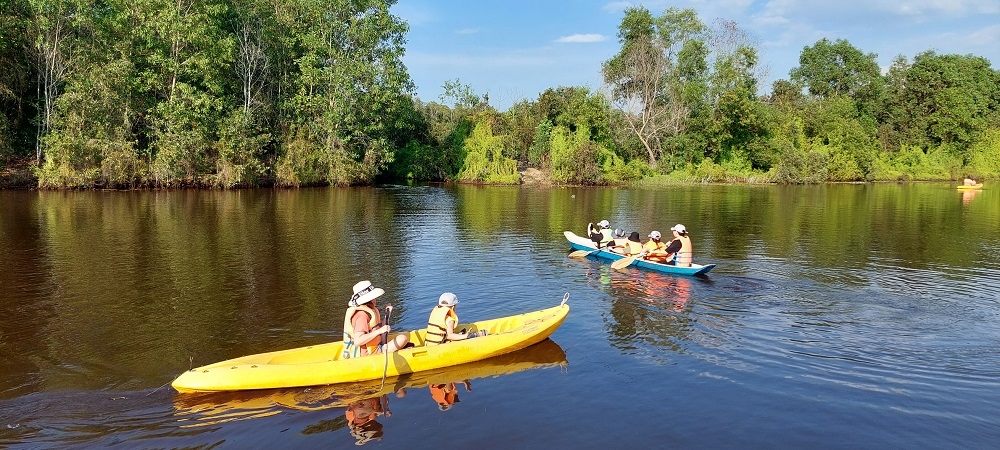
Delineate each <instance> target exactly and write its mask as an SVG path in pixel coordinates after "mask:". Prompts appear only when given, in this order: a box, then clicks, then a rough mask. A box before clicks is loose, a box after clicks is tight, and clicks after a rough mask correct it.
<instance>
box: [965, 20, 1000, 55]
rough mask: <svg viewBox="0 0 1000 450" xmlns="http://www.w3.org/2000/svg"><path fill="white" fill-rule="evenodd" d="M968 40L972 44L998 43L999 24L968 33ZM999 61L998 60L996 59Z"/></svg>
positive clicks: (999, 40) (999, 42)
mask: <svg viewBox="0 0 1000 450" xmlns="http://www.w3.org/2000/svg"><path fill="white" fill-rule="evenodd" d="M968 42H969V43H970V44H972V45H978V46H983V47H985V46H987V45H991V46H992V45H1000V25H993V26H989V27H986V28H983V29H980V30H976V31H975V32H973V33H971V34H969V40H968ZM997 62H998V63H1000V61H997Z"/></svg>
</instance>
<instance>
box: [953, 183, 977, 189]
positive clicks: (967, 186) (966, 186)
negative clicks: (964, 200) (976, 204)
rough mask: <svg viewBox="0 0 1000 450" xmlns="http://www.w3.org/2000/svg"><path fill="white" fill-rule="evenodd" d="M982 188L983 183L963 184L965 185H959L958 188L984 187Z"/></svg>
mask: <svg viewBox="0 0 1000 450" xmlns="http://www.w3.org/2000/svg"><path fill="white" fill-rule="evenodd" d="M982 188H983V183H976V184H972V185H964V184H963V185H961V186H959V187H958V189H961V190H969V189H982Z"/></svg>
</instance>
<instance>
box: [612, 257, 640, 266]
mask: <svg viewBox="0 0 1000 450" xmlns="http://www.w3.org/2000/svg"><path fill="white" fill-rule="evenodd" d="M639 256H640V255H633V256H629V257H627V258H622V259H619V260H618V261H615V262H613V263H611V268H612V269H624V268H626V267H628V266H631V265H632V263H634V262H635V260H636V258H638V257H639Z"/></svg>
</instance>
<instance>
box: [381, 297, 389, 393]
mask: <svg viewBox="0 0 1000 450" xmlns="http://www.w3.org/2000/svg"><path fill="white" fill-rule="evenodd" d="M391 315H392V310H391V309H388V308H387V309H386V313H385V324H386V325H389V316H391ZM382 354H383V355H384V356H385V365H383V366H382V385H381V386H379V388H378V390H379V391H381V390H382V388H383V387H385V374H386V372H388V371H389V332H388V331H386V332H385V333H383V334H382Z"/></svg>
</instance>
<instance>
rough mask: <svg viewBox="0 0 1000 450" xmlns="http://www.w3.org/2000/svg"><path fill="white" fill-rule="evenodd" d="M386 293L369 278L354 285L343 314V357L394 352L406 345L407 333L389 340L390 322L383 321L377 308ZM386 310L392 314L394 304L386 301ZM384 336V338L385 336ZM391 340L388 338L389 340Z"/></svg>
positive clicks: (407, 340)
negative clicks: (388, 303)
mask: <svg viewBox="0 0 1000 450" xmlns="http://www.w3.org/2000/svg"><path fill="white" fill-rule="evenodd" d="M382 294H385V291H384V290H382V288H377V287H375V286H373V285H372V283H371V282H370V281H368V280H365V281H361V282H359V283H357V284H355V285H354V295H352V296H351V300H350V301H349V302H348V303H347V312H346V313H345V314H344V354H343V357H344V358H356V357H359V356H367V355H374V354H377V353H382V352H383V351H385V352H390V353H391V352H394V351H396V350H399V349H401V348H403V347H404V346H406V344H407V343H408V342H409V340H410V339H409V338H408V337H407V335H406V334H399V335H396V337H395V338H393V339H392V340H388V336H389V331H390V328H389V325H388V324H386V323H383V322H382V316H381V315H380V314H379V310H378V298H379V297H381V296H382ZM385 309H386V312H387V313H388V314H392V305H386V307H385ZM383 337H384V338H383ZM386 340H388V342H386Z"/></svg>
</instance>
